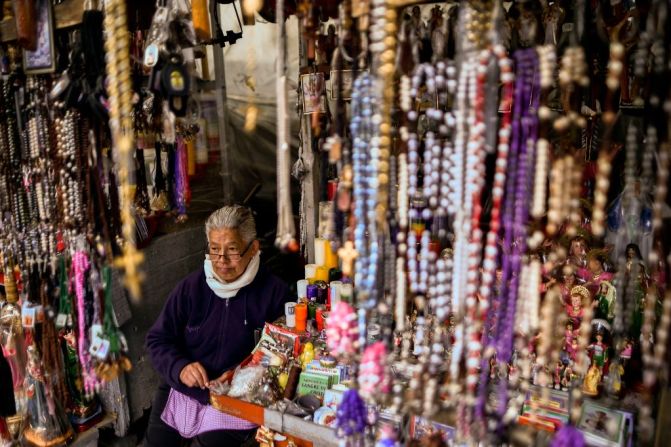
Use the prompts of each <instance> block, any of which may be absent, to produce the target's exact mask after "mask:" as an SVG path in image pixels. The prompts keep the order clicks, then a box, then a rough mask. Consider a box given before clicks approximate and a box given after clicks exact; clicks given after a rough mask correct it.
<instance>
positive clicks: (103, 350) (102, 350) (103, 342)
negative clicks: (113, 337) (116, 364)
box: [93, 338, 110, 360]
mask: <svg viewBox="0 0 671 447" xmlns="http://www.w3.org/2000/svg"><path fill="white" fill-rule="evenodd" d="M99 340H100V344H99V346H98V352H97V353H95V354H93V355H95V356H96V357H97V358H98V359H100V360H105V359H106V358H107V355H108V354H109V352H110V341H109V340H107V339H105V338H101V339H99Z"/></svg>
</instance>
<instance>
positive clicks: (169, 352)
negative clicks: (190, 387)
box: [146, 283, 192, 390]
mask: <svg viewBox="0 0 671 447" xmlns="http://www.w3.org/2000/svg"><path fill="white" fill-rule="evenodd" d="M184 289H185V288H184V285H183V283H181V284H179V285H178V286H177V287H176V288H175V290H173V291H172V293H171V294H170V296H169V297H168V300H167V302H166V303H165V306H164V307H163V310H162V311H161V313H160V315H159V316H158V318H157V319H156V321H155V322H154V325H153V326H152V327H151V329H149V332H147V338H146V346H147V350H148V351H149V356H150V357H151V361H152V363H153V365H154V368H155V369H156V371H158V373H159V374H160V375H161V377H162V378H163V380H165V382H166V383H167V384H168V385H170V386H171V387H172V388H175V389H177V390H179V389H180V388H185V385H184V384H182V383H181V381H180V379H179V375H180V372H181V371H182V369H183V368H184V367H185V366H186V365H188V364H189V363H191V362H192V360H191V359H190V358H189V357H188V355H186V353H185V352H184V351H183V349H184V348H183V346H184V341H183V337H184V328H185V326H186V322H187V318H188V297H186V296H184Z"/></svg>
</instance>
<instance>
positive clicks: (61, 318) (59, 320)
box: [55, 314, 68, 329]
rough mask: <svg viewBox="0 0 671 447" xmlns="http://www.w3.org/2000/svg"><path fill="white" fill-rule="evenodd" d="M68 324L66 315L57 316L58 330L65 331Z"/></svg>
mask: <svg viewBox="0 0 671 447" xmlns="http://www.w3.org/2000/svg"><path fill="white" fill-rule="evenodd" d="M67 322H68V316H67V315H65V314H58V315H57V316H56V322H55V325H56V329H63V328H64V327H65V325H66V324H67Z"/></svg>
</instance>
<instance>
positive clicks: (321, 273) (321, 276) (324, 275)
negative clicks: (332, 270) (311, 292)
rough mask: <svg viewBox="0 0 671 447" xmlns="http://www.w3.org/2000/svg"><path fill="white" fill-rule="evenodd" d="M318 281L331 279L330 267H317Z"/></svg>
mask: <svg viewBox="0 0 671 447" xmlns="http://www.w3.org/2000/svg"><path fill="white" fill-rule="evenodd" d="M315 279H316V280H317V281H324V282H328V280H329V269H327V268H326V267H323V266H319V267H317V274H316V275H315Z"/></svg>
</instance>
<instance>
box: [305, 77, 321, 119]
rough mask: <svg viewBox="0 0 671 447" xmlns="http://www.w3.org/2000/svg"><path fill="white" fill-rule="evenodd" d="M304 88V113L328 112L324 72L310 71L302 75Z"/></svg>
mask: <svg viewBox="0 0 671 447" xmlns="http://www.w3.org/2000/svg"><path fill="white" fill-rule="evenodd" d="M301 87H302V89H303V113H304V114H306V115H309V114H311V113H326V98H325V97H324V91H325V87H326V80H325V79H324V73H309V74H304V75H302V76H301Z"/></svg>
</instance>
